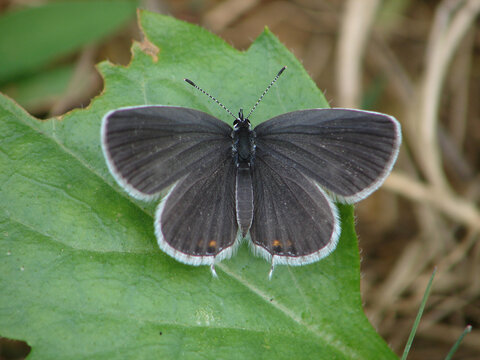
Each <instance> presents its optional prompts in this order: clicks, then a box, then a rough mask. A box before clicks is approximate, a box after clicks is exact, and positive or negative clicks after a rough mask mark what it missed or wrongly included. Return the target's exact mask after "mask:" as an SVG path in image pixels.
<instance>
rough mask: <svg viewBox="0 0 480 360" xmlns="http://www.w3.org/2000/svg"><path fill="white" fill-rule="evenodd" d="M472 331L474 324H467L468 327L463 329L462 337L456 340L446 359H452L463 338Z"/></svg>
mask: <svg viewBox="0 0 480 360" xmlns="http://www.w3.org/2000/svg"><path fill="white" fill-rule="evenodd" d="M470 331H472V325H467V327H466V328H465V330H463V332H462V335H460V337H459V338H458V340H457V341H456V342H455V344H453V346H452V348H451V349H450V351H449V352H448V354H447V357H446V358H445V360H450V359H451V358H452V356H453V354H455V352H456V351H457V349H458V347H459V346H460V344H461V343H462V341H463V338H464V337H465V335H467V334H468V333H469V332H470Z"/></svg>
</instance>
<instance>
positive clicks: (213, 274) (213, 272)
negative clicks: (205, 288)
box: [210, 262, 218, 278]
mask: <svg viewBox="0 0 480 360" xmlns="http://www.w3.org/2000/svg"><path fill="white" fill-rule="evenodd" d="M210 272H211V273H212V276H213V277H214V278H218V275H217V272H216V271H215V263H214V262H213V263H212V265H210Z"/></svg>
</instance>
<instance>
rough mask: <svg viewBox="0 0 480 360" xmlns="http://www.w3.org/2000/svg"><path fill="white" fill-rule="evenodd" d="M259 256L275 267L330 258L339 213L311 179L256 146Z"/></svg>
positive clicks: (254, 224) (255, 237)
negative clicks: (269, 259)
mask: <svg viewBox="0 0 480 360" xmlns="http://www.w3.org/2000/svg"><path fill="white" fill-rule="evenodd" d="M253 193H254V217H253V222H252V226H251V228H250V236H251V240H252V242H253V246H254V251H255V253H258V254H260V255H263V256H264V257H266V258H271V256H273V261H272V263H273V264H290V265H302V264H307V263H310V262H313V261H316V260H318V259H320V258H322V257H325V256H327V255H328V254H329V253H330V252H331V251H332V250H333V249H334V248H335V246H336V244H337V240H338V236H339V232H340V230H339V225H338V220H337V210H336V208H335V206H334V204H333V203H332V201H331V200H330V199H329V198H328V197H327V196H326V195H325V193H324V192H323V191H322V190H321V189H320V188H319V187H318V186H317V185H316V184H314V183H313V182H312V181H311V180H310V179H308V178H307V177H305V176H304V175H303V174H302V173H300V172H299V171H298V170H296V169H295V168H292V167H289V166H288V165H287V164H285V163H284V162H282V161H281V160H280V159H278V158H277V157H275V156H272V155H271V154H270V153H266V152H264V149H262V148H261V147H258V146H257V152H256V158H255V164H254V167H253Z"/></svg>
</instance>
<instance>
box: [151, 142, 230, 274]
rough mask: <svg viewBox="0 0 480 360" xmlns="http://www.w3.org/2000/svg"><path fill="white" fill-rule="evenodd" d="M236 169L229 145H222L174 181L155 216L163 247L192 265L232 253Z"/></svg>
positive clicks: (159, 242) (156, 228)
mask: <svg viewBox="0 0 480 360" xmlns="http://www.w3.org/2000/svg"><path fill="white" fill-rule="evenodd" d="M235 173H236V166H235V163H234V161H233V159H232V157H231V149H226V150H225V149H224V150H223V151H222V152H218V153H216V154H214V155H213V156H212V157H211V158H210V159H209V161H205V162H204V163H202V166H201V167H199V168H198V169H197V170H195V171H194V172H192V173H190V174H188V175H187V176H186V177H185V178H183V179H181V180H180V181H179V182H178V183H177V184H175V185H174V187H173V188H172V189H171V190H170V192H169V193H168V195H167V196H166V197H165V198H164V199H163V200H162V202H161V203H160V205H159V207H158V209H157V212H156V216H155V233H156V235H157V240H158V244H159V246H160V248H161V249H162V250H164V251H165V252H166V253H167V254H169V255H171V256H173V257H174V258H175V259H177V260H179V261H181V262H183V263H186V264H191V265H207V264H208V265H212V264H214V262H215V261H220V260H222V259H224V258H228V257H230V256H231V254H232V252H233V250H234V247H235V246H234V245H236V243H235V241H236V239H237V232H238V225H237V221H236V217H235Z"/></svg>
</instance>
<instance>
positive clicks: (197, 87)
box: [183, 79, 237, 119]
mask: <svg viewBox="0 0 480 360" xmlns="http://www.w3.org/2000/svg"><path fill="white" fill-rule="evenodd" d="M183 80H185V81H186V82H187V83H189V84H190V85H192V86H193V87H194V88H195V89H197V90H200V91H201V92H202V93H204V94H205V95H207V96H208V97H209V98H210V99H212V100H213V101H215V102H216V103H217V104H218V105H220V106H221V107H222V108H223V110H225V111H226V112H228V113H229V114H230V115H232V116H233V117H234V118H235V119H236V118H237V117H236V116H235V115H233V114H232V112H231V111H230V110H228V109H227V107H226V106H225V105H223V104H222V103H221V102H220V101H218V100H217V99H215V98H214V97H213V96H212V95H210V94H209V93H208V92H206V91H205V90H203V89H202V88H201V87H199V86H197V84H195V83H194V82H193V81H192V80H190V79H183Z"/></svg>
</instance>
